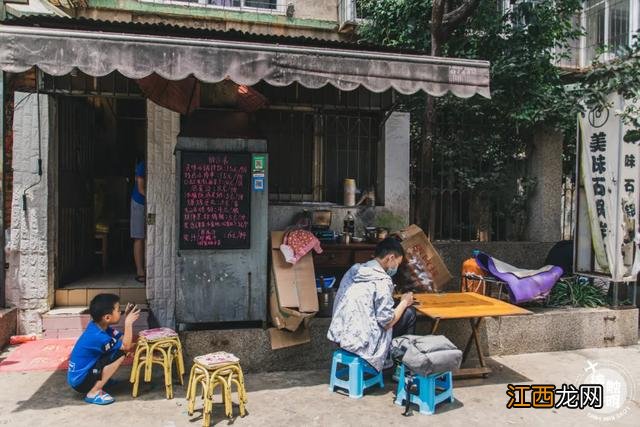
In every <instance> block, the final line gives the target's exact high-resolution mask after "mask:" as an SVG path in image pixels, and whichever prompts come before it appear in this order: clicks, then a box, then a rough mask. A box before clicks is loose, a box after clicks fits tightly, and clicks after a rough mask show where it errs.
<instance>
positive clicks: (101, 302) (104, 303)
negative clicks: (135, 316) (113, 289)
mask: <svg viewBox="0 0 640 427" xmlns="http://www.w3.org/2000/svg"><path fill="white" fill-rule="evenodd" d="M117 302H120V297H119V296H118V295H115V294H98V295H96V296H95V297H93V299H92V300H91V303H90V304H89V314H91V318H92V319H93V321H94V322H96V323H98V322H99V321H101V320H102V318H103V317H104V316H106V315H107V314H111V313H113V309H114V308H115V306H116V303H117Z"/></svg>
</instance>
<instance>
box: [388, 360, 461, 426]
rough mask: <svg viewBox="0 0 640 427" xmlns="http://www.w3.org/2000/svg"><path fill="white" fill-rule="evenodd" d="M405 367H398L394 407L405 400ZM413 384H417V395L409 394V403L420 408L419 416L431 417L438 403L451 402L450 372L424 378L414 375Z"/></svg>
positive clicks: (451, 382)
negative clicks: (398, 373)
mask: <svg viewBox="0 0 640 427" xmlns="http://www.w3.org/2000/svg"><path fill="white" fill-rule="evenodd" d="M405 373H406V371H405V366H404V365H401V366H400V376H399V381H398V391H397V393H396V405H402V404H403V403H405V400H406V399H407V390H406V387H405V385H406V381H407V380H408V378H407V377H406V375H405ZM414 383H415V384H417V387H418V390H417V394H413V393H411V396H410V399H411V403H415V404H416V405H418V407H419V408H420V413H421V414H428V415H433V413H434V412H435V410H436V405H437V404H438V403H441V402H444V401H445V400H449V402H453V380H452V375H451V371H447V372H440V373H438V374H433V375H429V376H426V377H423V376H419V375H415V376H414Z"/></svg>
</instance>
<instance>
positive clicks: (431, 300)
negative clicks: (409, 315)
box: [413, 292, 533, 319]
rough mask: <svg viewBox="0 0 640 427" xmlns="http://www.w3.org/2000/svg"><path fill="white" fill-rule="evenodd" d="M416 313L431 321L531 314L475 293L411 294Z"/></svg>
mask: <svg viewBox="0 0 640 427" xmlns="http://www.w3.org/2000/svg"><path fill="white" fill-rule="evenodd" d="M413 296H414V298H415V299H416V301H417V302H418V304H415V305H414V307H415V308H416V310H417V311H419V312H420V313H422V314H424V315H425V316H429V317H431V318H432V319H466V318H476V317H499V316H512V315H520V314H533V313H531V312H530V311H529V310H525V309H524V308H521V307H518V306H515V305H513V304H509V303H508V302H504V301H501V300H499V299H495V298H491V297H488V296H485V295H481V294H478V293H476V292H451V293H442V294H413Z"/></svg>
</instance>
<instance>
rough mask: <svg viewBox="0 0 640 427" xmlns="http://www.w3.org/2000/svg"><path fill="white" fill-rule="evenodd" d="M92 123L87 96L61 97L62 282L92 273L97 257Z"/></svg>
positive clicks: (59, 230) (59, 267) (60, 219)
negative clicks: (95, 257) (95, 256)
mask: <svg viewBox="0 0 640 427" xmlns="http://www.w3.org/2000/svg"><path fill="white" fill-rule="evenodd" d="M93 124H94V114H93V109H92V108H90V107H89V106H88V105H87V103H86V101H85V100H84V99H80V98H69V97H60V98H59V102H58V149H59V151H58V156H59V157H58V158H59V183H60V188H59V191H58V209H59V212H58V218H59V220H58V221H59V222H58V233H59V234H58V278H59V285H65V284H67V283H70V282H73V281H74V280H78V279H79V278H81V277H82V276H84V275H85V274H87V273H89V272H90V271H91V267H92V263H93V261H94V256H93V253H94V248H93V244H94V231H95V230H94V227H95V225H94V217H93V203H94V201H93V177H92V174H91V170H92V169H93V160H94V159H93V155H94V144H93V140H92V131H93Z"/></svg>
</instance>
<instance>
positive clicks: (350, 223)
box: [342, 211, 356, 236]
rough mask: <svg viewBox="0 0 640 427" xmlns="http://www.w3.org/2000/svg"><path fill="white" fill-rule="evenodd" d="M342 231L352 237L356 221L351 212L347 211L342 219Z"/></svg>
mask: <svg viewBox="0 0 640 427" xmlns="http://www.w3.org/2000/svg"><path fill="white" fill-rule="evenodd" d="M342 231H343V232H344V234H349V235H350V236H353V233H354V232H355V231H356V219H355V218H354V217H353V215H351V211H347V215H346V216H345V217H344V221H343V226H342Z"/></svg>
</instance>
